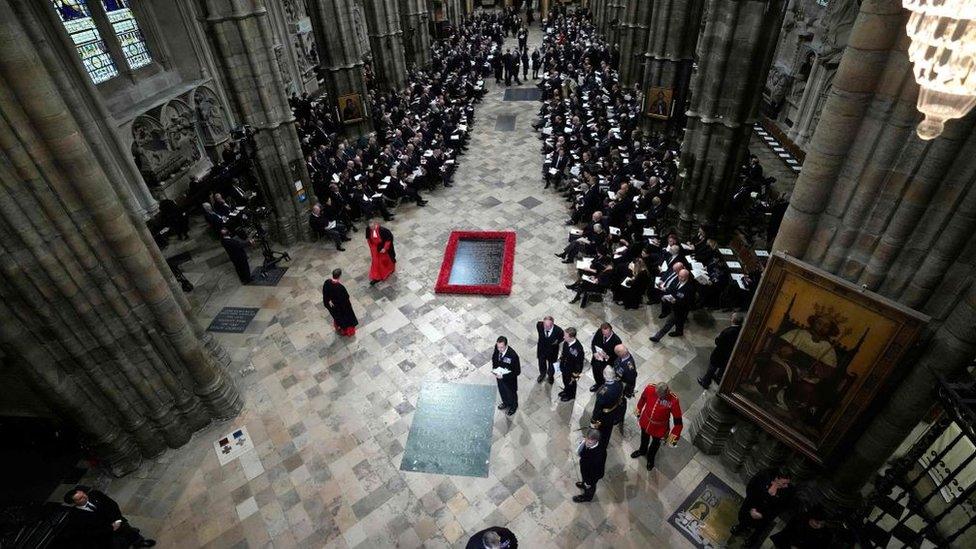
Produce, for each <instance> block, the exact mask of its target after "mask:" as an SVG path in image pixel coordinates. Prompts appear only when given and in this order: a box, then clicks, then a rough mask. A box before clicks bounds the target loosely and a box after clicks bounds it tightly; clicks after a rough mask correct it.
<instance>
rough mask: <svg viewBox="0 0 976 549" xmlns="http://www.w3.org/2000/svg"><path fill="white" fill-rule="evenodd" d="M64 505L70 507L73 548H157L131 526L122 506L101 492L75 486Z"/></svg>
mask: <svg viewBox="0 0 976 549" xmlns="http://www.w3.org/2000/svg"><path fill="white" fill-rule="evenodd" d="M64 503H65V504H66V505H70V506H71V509H70V511H69V512H68V526H67V529H66V532H67V533H68V534H67V535H68V536H70V538H69V539H71V542H72V544H73V546H74V547H92V548H95V547H98V548H103V547H104V548H107V547H112V548H115V549H123V548H127V547H131V546H136V547H152V546H153V545H156V542H155V541H154V540H151V539H145V538H143V537H142V535H141V534H139V529H138V528H133V527H132V526H131V525H129V521H127V520H126V519H125V517H123V516H122V511H121V510H120V509H119V504H117V503H115V501H114V500H112V498H110V497H108V496H107V495H105V494H104V493H102V492H100V491H98V490H92V489H91V488H89V487H87V486H75V487H74V488H72V489H71V490H68V492H67V493H66V494H65V495H64Z"/></svg>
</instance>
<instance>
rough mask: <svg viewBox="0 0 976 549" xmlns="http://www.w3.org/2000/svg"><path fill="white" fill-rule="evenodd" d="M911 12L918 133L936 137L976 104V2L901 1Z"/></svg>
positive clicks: (909, 34)
mask: <svg viewBox="0 0 976 549" xmlns="http://www.w3.org/2000/svg"><path fill="white" fill-rule="evenodd" d="M902 2H903V5H904V6H905V8H906V9H908V10H909V11H911V12H912V15H911V17H910V18H909V19H908V25H907V30H908V37H909V38H911V39H912V44H911V46H909V48H908V58H909V59H910V60H911V61H912V64H913V65H914V66H915V71H914V72H915V81H916V82H918V85H919V86H920V88H921V89H919V92H918V110H919V112H921V113H922V114H924V115H925V119H924V120H922V122H921V123H920V124H919V125H918V129H917V131H918V136H919V137H921V138H922V139H926V140H927V139H934V138H936V137H938V136H939V134H941V133H942V130H943V129H944V127H945V123H946V121H947V120H950V119H952V118H960V117H962V116H965V115H966V113H968V112H969V111H970V110H971V109H972V108H973V107H974V106H976V70H974V69H976V21H974V19H976V0H902Z"/></svg>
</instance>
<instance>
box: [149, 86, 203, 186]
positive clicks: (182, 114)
mask: <svg viewBox="0 0 976 549" xmlns="http://www.w3.org/2000/svg"><path fill="white" fill-rule="evenodd" d="M132 139H133V143H132V156H133V158H134V159H135V162H136V166H137V167H138V168H139V172H140V173H141V174H142V177H143V179H144V180H145V182H146V184H147V185H148V186H149V187H151V188H152V187H159V186H164V185H166V184H167V183H168V182H169V181H171V180H173V179H176V178H179V177H180V176H181V175H183V174H184V173H185V172H186V171H187V170H188V169H189V168H190V167H191V166H193V165H194V164H195V163H196V162H197V161H198V160H200V159H201V157H202V156H203V152H202V150H201V143H200V137H199V135H198V134H197V116H196V114H195V112H194V110H193V109H192V108H191V107H190V106H189V105H188V104H187V103H186V102H185V101H183V100H181V99H173V100H171V101H169V102H168V103H166V104H165V105H163V106H161V107H156V108H153V109H150V110H149V111H147V112H145V113H143V114H141V115H139V116H138V117H136V119H135V120H134V121H133V123H132Z"/></svg>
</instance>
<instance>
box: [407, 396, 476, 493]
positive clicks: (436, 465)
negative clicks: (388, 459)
mask: <svg viewBox="0 0 976 549" xmlns="http://www.w3.org/2000/svg"><path fill="white" fill-rule="evenodd" d="M495 393H496V388H495V386H494V385H469V384H462V383H427V384H425V385H424V386H423V388H422V389H421V391H420V397H419V399H418V401H417V410H416V411H415V412H414V416H413V423H412V424H411V425H410V434H409V435H408V437H407V447H406V449H405V451H404V453H403V460H402V461H401V462H400V470H402V471H416V472H422V473H434V474H439V475H461V476H467V477H487V476H488V460H489V457H490V456H491V425H492V417H493V416H494V412H495Z"/></svg>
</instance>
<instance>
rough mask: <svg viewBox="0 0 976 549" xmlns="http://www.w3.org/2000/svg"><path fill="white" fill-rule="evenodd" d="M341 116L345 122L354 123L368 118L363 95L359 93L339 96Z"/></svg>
mask: <svg viewBox="0 0 976 549" xmlns="http://www.w3.org/2000/svg"><path fill="white" fill-rule="evenodd" d="M339 116H340V117H341V118H342V123H343V124H354V123H356V122H360V121H362V120H363V119H364V118H366V111H365V110H364V109H363V98H362V96H361V95H359V94H358V93H349V94H346V95H341V96H339Z"/></svg>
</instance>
